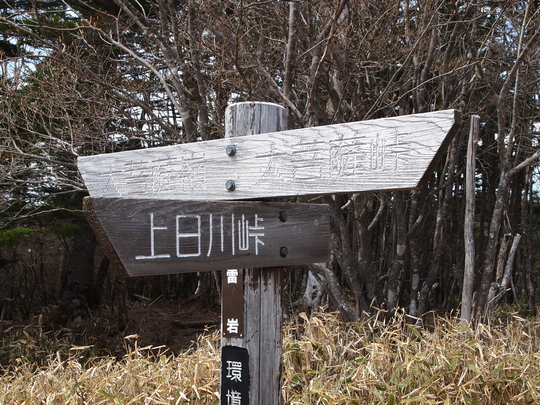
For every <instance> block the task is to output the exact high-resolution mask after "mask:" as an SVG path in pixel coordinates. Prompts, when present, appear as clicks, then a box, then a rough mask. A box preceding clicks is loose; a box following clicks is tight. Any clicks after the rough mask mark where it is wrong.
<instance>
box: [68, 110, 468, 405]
mask: <svg viewBox="0 0 540 405" xmlns="http://www.w3.org/2000/svg"><path fill="white" fill-rule="evenodd" d="M285 116H286V115H285V110H284V109H283V108H282V107H280V106H278V105H276V104H271V103H238V104H234V105H232V106H230V107H228V109H227V111H226V131H225V132H226V136H227V138H225V139H219V140H212V141H206V142H199V143H190V144H182V145H174V146H167V147H159V148H151V149H143V150H136V151H127V152H119V153H110V154H105V155H97V156H88V157H81V158H79V161H78V166H79V171H80V173H81V175H82V177H83V179H84V181H85V184H86V186H87V188H88V191H89V192H90V195H91V197H90V198H88V199H86V200H85V210H86V212H87V214H88V217H89V220H90V223H91V224H92V226H93V228H94V230H95V232H96V233H97V236H98V238H99V239H100V241H101V242H102V244H103V245H104V246H105V247H106V250H107V252H108V255H109V257H110V259H111V261H112V262H113V263H114V264H116V266H117V268H119V269H120V270H121V271H122V272H123V273H124V274H125V275H129V276H139V275H149V274H154V275H155V274H167V273H181V272H188V271H205V270H223V273H222V274H223V294H222V378H221V381H222V387H221V403H222V404H227V405H244V404H252V405H266V404H268V405H276V404H279V403H281V393H280V387H281V385H280V382H281V326H282V313H281V307H282V305H281V303H282V288H283V267H282V266H285V265H291V264H307V263H314V262H324V261H328V260H329V259H330V250H329V245H330V226H329V222H330V213H329V210H328V208H327V207H325V206H322V205H314V204H291V203H274V202H272V203H270V202H260V201H258V202H257V201H229V202H225V201H226V200H249V199H264V198H268V197H285V196H299V195H320V194H336V193H358V192H365V191H385V190H403V189H413V188H419V187H422V185H423V184H424V182H425V181H426V180H427V179H428V178H429V176H431V172H432V169H433V168H434V166H435V164H436V163H437V160H438V158H439V157H440V156H441V155H442V154H443V153H444V151H445V149H446V145H447V144H448V142H449V141H450V140H451V138H452V137H453V135H454V134H455V132H456V131H457V130H458V128H459V125H460V120H461V116H460V113H459V112H457V111H455V110H446V111H439V112H432V113H425V114H415V115H408V116H400V117H392V118H383V119H378V120H372V121H363V122H354V123H347V124H337V125H329V126H325V127H316V128H307V129H300V130H290V131H283V130H284V129H285V127H286V125H285ZM279 131H280V132H279ZM268 266H278V267H268ZM252 267H254V268H252ZM259 267H261V268H259ZM243 269H246V270H243Z"/></svg>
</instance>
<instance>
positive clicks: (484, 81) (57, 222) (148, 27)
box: [0, 0, 540, 321]
mask: <svg viewBox="0 0 540 405" xmlns="http://www.w3.org/2000/svg"><path fill="white" fill-rule="evenodd" d="M538 7H539V4H538V1H532V0H531V1H509V0H500V1H483V0H479V1H476V2H471V1H458V0H440V1H415V0H405V1H390V0H377V1H370V0H365V1H364V0H334V1H323V0H298V1H288V2H286V1H279V0H251V1H250V0H246V1H244V0H234V1H233V0H197V1H195V0H184V1H176V0H154V1H144V0H140V1H137V0H114V1H105V0H94V1H79V0H43V1H30V0H28V1H24V0H23V1H2V2H0V88H1V93H0V103H1V106H0V135H1V139H0V161H1V168H0V193H1V200H0V304H1V310H0V315H1V319H25V318H29V317H30V316H32V315H33V314H35V313H38V312H39V311H41V309H42V308H44V307H49V306H52V305H58V304H59V303H61V306H60V308H63V310H61V311H59V312H58V313H59V314H62V315H65V316H68V317H71V318H74V317H77V316H80V314H81V313H83V314H84V313H86V312H87V311H88V310H90V311H91V310H92V308H94V307H96V306H98V305H100V304H108V305H110V304H112V302H113V297H114V296H115V295H118V293H119V291H121V292H122V294H124V293H125V292H126V289H127V292H128V294H129V297H134V296H143V297H147V298H148V299H150V300H154V299H156V298H158V297H165V298H166V299H168V300H182V299H188V298H190V297H192V296H193V295H197V296H201V297H205V298H206V299H208V300H210V301H211V300H214V299H216V297H218V296H219V283H218V282H216V280H219V277H217V275H215V274H212V273H200V274H183V275H167V276H153V277H144V278H134V279H126V280H120V279H118V276H116V275H115V273H114V271H113V269H110V268H109V262H108V260H107V258H106V257H105V256H104V254H103V252H102V250H101V249H100V247H99V246H98V245H97V243H96V240H95V237H94V235H93V234H92V231H91V230H90V228H89V226H88V224H87V222H86V220H85V217H84V215H83V214H82V210H81V206H82V198H83V197H84V196H85V195H86V191H85V188H84V184H83V182H82V180H81V178H80V176H79V175H78V173H77V167H76V159H77V157H78V156H86V155H92V154H98V153H108V152H113V151H122V150H129V149H137V148H149V147H155V146H162V145H170V144H175V143H185V142H197V141H201V140H210V139H216V138H220V137H222V136H223V132H224V122H223V121H224V111H225V108H226V107H227V105H229V104H231V103H233V102H238V101H269V102H275V103H278V104H281V105H283V106H285V107H286V108H287V111H288V126H289V128H291V129H292V128H303V127H312V126H317V125H327V124H332V123H342V122H350V121H359V120H368V119H375V118H381V117H391V116H396V115H406V114H412V113H421V112H428V111H436V110H443V109H448V108H455V109H458V110H460V111H461V112H462V114H463V125H462V128H461V130H460V131H459V133H458V134H457V135H456V136H455V138H454V139H453V141H452V143H451V145H450V146H449V148H448V151H447V153H446V155H445V156H444V159H443V161H442V162H441V164H440V165H439V166H438V168H437V170H436V172H435V173H434V174H433V176H432V177H431V178H430V180H429V182H428V184H427V186H426V187H425V188H423V189H421V190H415V191H399V192H387V193H370V194H358V195H337V196H324V197H320V198H310V200H312V201H313V202H320V203H328V204H330V205H331V206H332V208H333V213H334V214H333V218H334V224H335V227H334V232H333V237H332V245H333V250H334V260H333V261H332V262H331V263H327V264H317V265H310V266H303V267H297V268H291V269H289V271H288V274H287V283H286V285H287V291H286V293H287V294H288V296H289V297H290V299H288V300H286V301H288V302H289V303H300V298H301V297H302V294H303V293H304V290H305V288H306V284H307V283H308V281H309V280H311V281H313V278H310V277H309V274H311V275H313V277H315V279H316V280H317V281H318V282H320V283H321V285H322V287H323V288H324V291H325V294H326V296H327V297H328V299H329V302H330V303H331V305H332V306H333V307H335V308H337V309H339V310H340V312H341V315H342V317H343V318H344V319H345V320H355V319H358V318H360V317H362V316H363V314H370V313H373V311H377V310H378V309H384V310H386V311H389V313H391V312H392V311H393V310H394V309H396V308H398V307H399V308H405V311H406V313H407V314H408V315H409V316H410V317H412V318H411V319H416V318H418V317H419V316H421V315H422V314H424V313H426V312H428V311H431V310H435V311H439V312H451V311H453V310H456V309H459V308H460V303H461V302H462V291H463V288H464V287H468V288H469V289H468V291H469V292H470V293H471V296H470V298H471V299H472V300H469V301H470V305H471V307H472V314H473V315H476V317H477V318H478V319H480V318H486V317H489V314H490V311H491V307H492V306H493V305H494V304H495V303H497V302H500V300H502V299H504V300H510V301H513V302H514V303H515V304H518V305H520V307H521V308H522V309H523V310H524V311H527V312H529V313H531V314H532V313H534V312H535V307H536V305H537V303H538V293H537V292H536V285H537V284H538V280H539V278H540V270H539V263H538V260H539V257H538V253H537V251H538V249H537V246H538V243H539V238H540V235H539V232H538V230H539V229H538V226H539V220H540V210H539V208H540V207H539V201H538V194H537V192H538V184H537V182H538V180H539V178H538V167H537V158H538V156H539V155H540V152H539V149H538V135H539V130H540V127H539V123H540V118H539V115H540V96H539V94H540V91H539V90H540V80H539V76H540V46H539V40H540V30H538V27H539V26H540V16H539V11H538ZM475 115H477V116H479V117H480V121H479V126H478V140H477V158H476V170H475V173H474V187H473V189H472V191H473V195H474V198H473V199H472V201H473V202H474V203H475V204H474V206H475V208H474V211H473V212H472V216H468V215H467V212H468V210H467V207H469V210H470V209H471V204H472V202H471V200H470V199H469V200H467V199H466V198H465V197H466V185H467V182H466V181H465V174H466V162H467V145H468V138H469V133H470V132H471V131H470V129H469V122H470V120H471V117H472V116H475ZM473 132H474V131H473ZM469 184H471V183H469ZM293 201H305V199H304V200H302V199H300V198H297V199H294V200H293ZM469 212H470V211H469ZM465 229H472V236H471V237H467V236H465V233H464V230H465ZM465 242H467V243H465ZM512 247H514V249H512ZM471 249H473V251H472V252H473V253H472V255H471ZM467 255H468V257H472V260H469V261H468V262H467V265H466V264H465V263H466V261H465V257H466V256H467ZM465 270H467V273H468V274H472V278H466V280H467V281H466V282H465V283H464V273H465ZM473 293H474V294H473ZM210 301H209V302H210ZM319 303H320V301H316V302H315V305H316V304H319ZM293 306H294V305H293ZM64 309H69V311H67V310H64ZM68 320H69V319H65V321H68Z"/></svg>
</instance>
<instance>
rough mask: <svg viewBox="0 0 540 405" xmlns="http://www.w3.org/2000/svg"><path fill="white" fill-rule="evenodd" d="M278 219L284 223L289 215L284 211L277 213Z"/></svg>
mask: <svg viewBox="0 0 540 405" xmlns="http://www.w3.org/2000/svg"><path fill="white" fill-rule="evenodd" d="M278 217H279V220H280V221H281V222H286V221H287V218H288V217H289V215H288V214H287V213H286V212H285V211H279V215H278Z"/></svg>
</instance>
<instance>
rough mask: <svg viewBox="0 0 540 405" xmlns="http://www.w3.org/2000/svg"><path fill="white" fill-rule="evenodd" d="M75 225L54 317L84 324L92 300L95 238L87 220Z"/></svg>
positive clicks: (93, 294)
mask: <svg viewBox="0 0 540 405" xmlns="http://www.w3.org/2000/svg"><path fill="white" fill-rule="evenodd" d="M78 225H79V227H80V232H79V233H77V235H75V239H74V241H73V246H72V249H71V256H70V258H69V261H68V265H67V285H66V288H65V290H64V292H63V299H62V302H61V304H60V306H59V308H58V313H57V315H56V316H55V317H54V321H55V322H56V323H59V324H61V325H64V324H67V323H70V322H74V323H75V324H76V325H81V324H85V323H86V322H87V321H88V319H89V318H90V316H91V313H90V308H91V307H93V306H94V304H95V303H96V289H95V286H94V253H95V250H96V246H97V241H96V237H95V235H94V232H93V231H92V228H90V225H88V222H86V221H80V222H79V224H78Z"/></svg>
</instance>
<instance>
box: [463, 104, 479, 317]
mask: <svg viewBox="0 0 540 405" xmlns="http://www.w3.org/2000/svg"><path fill="white" fill-rule="evenodd" d="M479 133H480V117H479V116H478V115H472V116H471V127H470V132H469V143H468V145H467V169H466V174H465V226H464V229H463V238H464V240H465V268H464V271H463V288H462V292H461V322H462V323H464V324H467V323H469V322H471V316H472V305H473V302H472V301H473V288H474V267H475V266H474V257H475V247H474V207H475V204H474V198H475V191H474V188H475V185H476V181H475V170H476V146H477V144H478V134H479Z"/></svg>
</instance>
